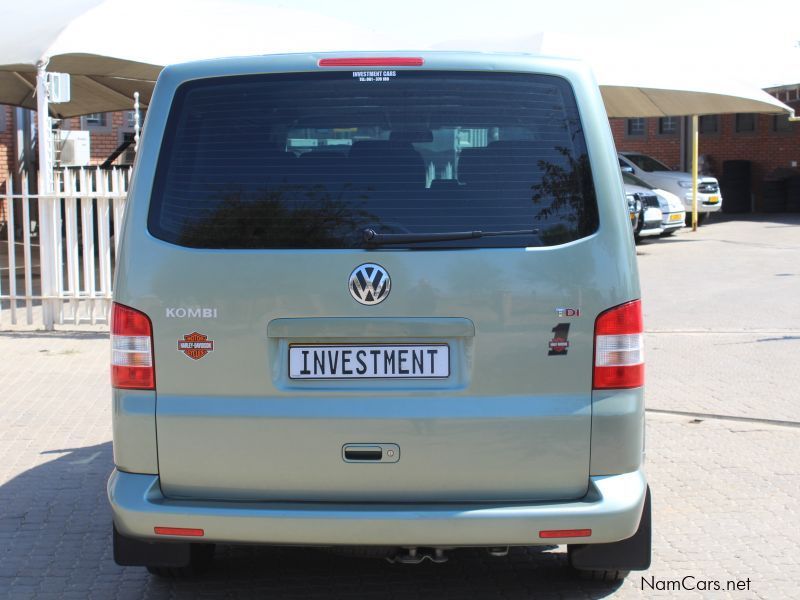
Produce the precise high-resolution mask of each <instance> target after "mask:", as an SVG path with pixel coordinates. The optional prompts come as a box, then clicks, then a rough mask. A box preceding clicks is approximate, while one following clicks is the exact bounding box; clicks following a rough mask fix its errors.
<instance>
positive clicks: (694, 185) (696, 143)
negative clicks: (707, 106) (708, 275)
mask: <svg viewBox="0 0 800 600" xmlns="http://www.w3.org/2000/svg"><path fill="white" fill-rule="evenodd" d="M697 123H698V119H697V115H692V231H697V218H698V214H697V163H698V152H699V145H700V143H699V142H700V140H699V132H698V126H697Z"/></svg>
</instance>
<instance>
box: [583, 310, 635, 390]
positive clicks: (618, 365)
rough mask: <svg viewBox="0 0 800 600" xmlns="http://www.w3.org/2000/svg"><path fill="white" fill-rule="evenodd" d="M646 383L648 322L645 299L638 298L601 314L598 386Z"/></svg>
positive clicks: (596, 355) (596, 370)
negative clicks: (642, 300) (644, 306)
mask: <svg viewBox="0 0 800 600" xmlns="http://www.w3.org/2000/svg"><path fill="white" fill-rule="evenodd" d="M643 385H644V324H643V321H642V303H641V301H640V300H634V301H632V302H627V303H625V304H621V305H620V306H616V307H614V308H611V309H609V310H607V311H605V312H604V313H601V314H600V316H599V317H597V321H595V326H594V384H593V387H594V389H596V390H607V389H625V388H635V387H641V386H643Z"/></svg>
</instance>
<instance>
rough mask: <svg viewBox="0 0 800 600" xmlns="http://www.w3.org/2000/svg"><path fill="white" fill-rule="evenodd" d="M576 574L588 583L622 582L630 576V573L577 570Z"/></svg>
mask: <svg viewBox="0 0 800 600" xmlns="http://www.w3.org/2000/svg"><path fill="white" fill-rule="evenodd" d="M575 572H576V573H577V574H578V577H580V578H581V579H583V580H586V581H609V582H613V581H622V580H623V579H625V578H626V577H627V576H628V575H629V574H630V571H588V570H582V569H576V570H575Z"/></svg>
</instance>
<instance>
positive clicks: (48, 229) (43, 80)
mask: <svg viewBox="0 0 800 600" xmlns="http://www.w3.org/2000/svg"><path fill="white" fill-rule="evenodd" d="M47 62H48V61H47V60H46V59H45V60H42V61H40V62H39V63H37V64H36V137H37V140H36V144H37V147H38V152H39V169H38V171H39V173H38V175H39V186H38V192H37V193H38V205H39V252H40V271H41V288H42V290H41V294H42V320H43V323H44V328H45V329H46V330H48V331H52V330H53V324H54V321H55V319H54V316H55V315H54V310H53V309H54V306H53V301H52V300H50V298H53V297H54V296H55V295H56V289H55V288H56V285H55V281H56V278H55V248H56V247H57V246H56V244H55V236H56V235H60V234H61V232H60V231H55V224H56V222H57V221H56V219H55V209H56V207H58V208H59V209H60V206H58V205H57V203H56V202H55V199H54V198H53V194H54V193H55V187H54V184H53V148H52V146H53V132H52V129H51V124H50V108H49V105H48V104H49V94H48V89H47Z"/></svg>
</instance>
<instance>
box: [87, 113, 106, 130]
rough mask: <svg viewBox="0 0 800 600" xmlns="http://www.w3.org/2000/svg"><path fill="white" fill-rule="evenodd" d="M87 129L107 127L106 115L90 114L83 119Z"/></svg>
mask: <svg viewBox="0 0 800 600" xmlns="http://www.w3.org/2000/svg"><path fill="white" fill-rule="evenodd" d="M83 122H84V123H85V124H86V126H87V127H105V126H106V113H90V114H88V115H86V116H85V117H84V118H83Z"/></svg>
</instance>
